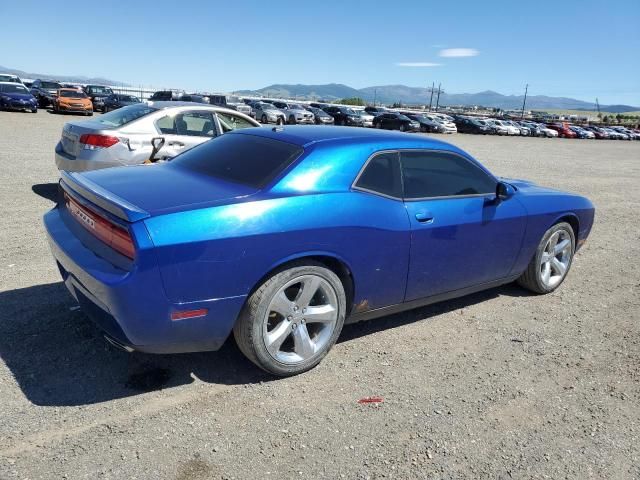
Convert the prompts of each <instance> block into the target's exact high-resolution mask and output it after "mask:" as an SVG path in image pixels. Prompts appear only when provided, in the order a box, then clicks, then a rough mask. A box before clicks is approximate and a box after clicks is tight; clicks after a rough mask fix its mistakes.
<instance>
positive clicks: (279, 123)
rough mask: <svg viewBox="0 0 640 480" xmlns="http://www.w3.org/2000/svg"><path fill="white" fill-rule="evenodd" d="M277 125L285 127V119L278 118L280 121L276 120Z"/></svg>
mask: <svg viewBox="0 0 640 480" xmlns="http://www.w3.org/2000/svg"><path fill="white" fill-rule="evenodd" d="M276 124H277V125H284V118H283V117H278V120H276Z"/></svg>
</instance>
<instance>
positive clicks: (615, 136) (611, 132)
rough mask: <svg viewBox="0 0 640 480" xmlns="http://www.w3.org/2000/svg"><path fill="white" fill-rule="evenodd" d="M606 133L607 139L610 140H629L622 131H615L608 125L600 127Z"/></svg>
mask: <svg viewBox="0 0 640 480" xmlns="http://www.w3.org/2000/svg"><path fill="white" fill-rule="evenodd" d="M602 130H604V131H605V132H606V133H607V135H609V139H611V140H629V137H628V136H627V135H625V134H624V133H620V132H617V131H616V130H614V129H612V128H609V127H602Z"/></svg>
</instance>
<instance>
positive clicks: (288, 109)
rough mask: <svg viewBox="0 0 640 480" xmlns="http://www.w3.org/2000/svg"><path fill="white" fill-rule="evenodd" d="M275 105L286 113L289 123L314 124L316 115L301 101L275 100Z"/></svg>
mask: <svg viewBox="0 0 640 480" xmlns="http://www.w3.org/2000/svg"><path fill="white" fill-rule="evenodd" d="M272 103H273V106H274V107H276V108H277V109H278V110H280V111H281V112H282V113H284V116H285V118H286V119H287V123H288V124H290V125H295V124H297V123H302V124H312V123H315V116H314V115H313V113H311V112H310V111H309V110H307V109H306V108H304V107H303V106H302V105H300V104H299V103H289V102H281V101H279V100H276V101H273V102H272Z"/></svg>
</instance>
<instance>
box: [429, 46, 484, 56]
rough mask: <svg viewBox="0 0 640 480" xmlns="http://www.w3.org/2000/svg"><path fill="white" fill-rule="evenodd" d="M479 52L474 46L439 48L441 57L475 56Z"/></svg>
mask: <svg viewBox="0 0 640 480" xmlns="http://www.w3.org/2000/svg"><path fill="white" fill-rule="evenodd" d="M479 54H480V52H479V51H478V50H476V49H475V48H445V49H444V50H440V53H439V54H438V55H440V56H441V57H475V56H476V55H479Z"/></svg>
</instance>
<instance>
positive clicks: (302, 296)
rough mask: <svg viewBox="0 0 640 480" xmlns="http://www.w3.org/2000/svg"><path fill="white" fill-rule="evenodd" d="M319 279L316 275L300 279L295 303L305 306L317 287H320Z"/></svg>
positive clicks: (309, 301)
mask: <svg viewBox="0 0 640 480" xmlns="http://www.w3.org/2000/svg"><path fill="white" fill-rule="evenodd" d="M320 281H321V280H320V278H319V277H316V276H313V277H307V278H305V279H304V280H303V281H302V286H301V287H300V291H299V292H298V296H297V298H296V304H297V305H298V306H299V307H300V308H303V307H306V306H308V305H309V303H311V299H312V298H313V296H314V295H315V294H316V292H317V291H318V287H320Z"/></svg>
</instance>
